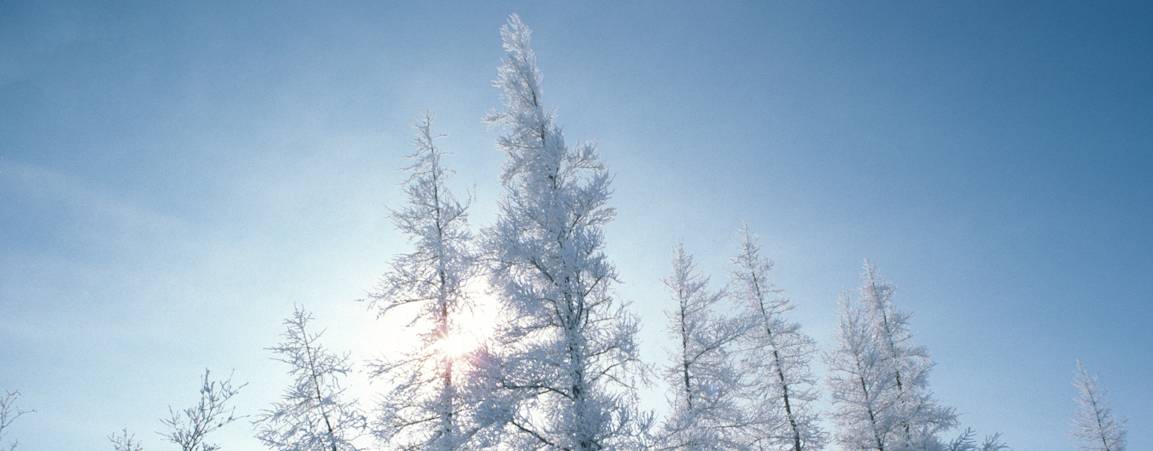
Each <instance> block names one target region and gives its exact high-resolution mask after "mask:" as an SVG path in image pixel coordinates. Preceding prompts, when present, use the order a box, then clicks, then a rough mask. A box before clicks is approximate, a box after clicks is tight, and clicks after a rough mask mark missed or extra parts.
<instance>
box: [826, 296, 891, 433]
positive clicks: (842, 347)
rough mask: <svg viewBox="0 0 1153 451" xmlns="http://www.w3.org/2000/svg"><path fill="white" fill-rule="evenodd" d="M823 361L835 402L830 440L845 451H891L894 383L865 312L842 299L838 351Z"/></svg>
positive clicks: (844, 297)
mask: <svg viewBox="0 0 1153 451" xmlns="http://www.w3.org/2000/svg"><path fill="white" fill-rule="evenodd" d="M826 362H827V364H828V367H829V377H828V380H829V389H830V396H831V398H832V402H833V413H832V416H833V421H834V423H835V424H836V426H837V427H836V433H835V434H834V437H835V439H836V441H837V442H838V443H840V445H841V446H842V447H843V448H845V449H853V450H876V451H886V450H889V451H891V450H893V449H894V447H893V445H892V439H891V436H892V435H893V432H894V431H895V429H897V427H898V423H899V421H900V417H899V415H898V414H899V412H898V409H897V402H898V401H899V399H898V397H897V396H896V381H895V380H894V379H893V378H892V377H890V374H889V371H887V369H886V366H885V363H884V357H883V354H882V353H881V350H880V349H878V346H877V343H876V340H874V337H873V331H872V329H871V327H870V324H869V320H868V316H867V312H866V310H865V309H864V308H863V307H862V306H860V305H858V304H856V303H855V302H853V301H852V300H850V299H849V297H848V296H843V297H842V298H841V300H840V321H839V322H838V324H837V348H836V350H834V351H833V352H832V353H830V354H829V355H828V356H827V358H826Z"/></svg>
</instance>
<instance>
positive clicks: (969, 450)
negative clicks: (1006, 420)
mask: <svg viewBox="0 0 1153 451" xmlns="http://www.w3.org/2000/svg"><path fill="white" fill-rule="evenodd" d="M976 436H977V433H976V432H973V429H972V428H965V432H962V433H961V435H959V436H957V438H955V439H953V441H952V442H949V445H948V446H947V447H946V448H945V449H946V450H947V451H1007V450H1008V449H1009V445H1006V444H1005V442H1004V441H1002V440H1001V433H1000V432H998V433H995V434H993V435H988V436H985V440H984V441H982V442H981V443H980V444H978V443H977V438H976Z"/></svg>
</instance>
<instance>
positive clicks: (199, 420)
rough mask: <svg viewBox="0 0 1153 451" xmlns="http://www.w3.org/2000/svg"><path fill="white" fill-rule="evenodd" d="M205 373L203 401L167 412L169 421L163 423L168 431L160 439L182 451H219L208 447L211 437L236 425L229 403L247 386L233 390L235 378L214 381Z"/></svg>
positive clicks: (202, 382)
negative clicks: (209, 436)
mask: <svg viewBox="0 0 1153 451" xmlns="http://www.w3.org/2000/svg"><path fill="white" fill-rule="evenodd" d="M210 375H211V373H210V372H209V371H208V370H204V377H203V379H202V380H201V383H200V400H199V401H198V402H197V403H196V405H195V406H192V407H188V408H185V409H182V410H180V411H177V410H174V409H172V407H169V408H168V413H169V416H168V418H164V419H161V420H160V421H161V423H164V425H165V426H166V427H167V428H168V431H167V432H164V433H162V434H161V435H163V436H164V438H166V439H168V441H170V442H172V443H173V444H175V445H177V446H179V447H180V450H181V451H216V450H219V449H220V446H218V445H216V444H213V443H209V442H208V435H209V434H211V433H213V432H215V431H217V430H218V429H220V428H222V427H224V426H226V425H228V424H229V423H232V422H233V421H236V419H237V416H236V408H235V407H232V406H231V403H230V402H229V401H231V400H232V398H233V397H234V396H236V395H237V394H238V393H240V389H242V388H244V385H247V384H244V385H240V386H238V387H237V386H233V385H232V377H231V376H229V377H228V378H227V379H223V380H213V379H211V378H210Z"/></svg>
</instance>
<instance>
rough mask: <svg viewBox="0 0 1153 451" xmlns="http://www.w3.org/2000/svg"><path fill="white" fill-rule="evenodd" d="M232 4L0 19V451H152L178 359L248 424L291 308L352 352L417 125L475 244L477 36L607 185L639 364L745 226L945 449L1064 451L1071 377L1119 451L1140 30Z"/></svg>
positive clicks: (1101, 17)
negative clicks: (941, 408)
mask: <svg viewBox="0 0 1153 451" xmlns="http://www.w3.org/2000/svg"><path fill="white" fill-rule="evenodd" d="M236 3H239V2H219V3H208V2H196V3H195V4H193V3H191V2H190V3H189V4H186V5H162V4H160V2H139V3H134V4H133V3H121V4H103V3H98V2H77V3H76V4H60V3H50V2H37V3H36V4H30V3H24V2H4V3H0V388H4V389H19V390H21V391H22V392H23V393H24V397H23V404H24V405H25V407H29V408H34V409H36V410H37V413H36V414H34V415H31V416H28V417H24V418H21V420H20V422H19V423H17V425H16V426H15V428H14V430H13V433H14V434H15V435H16V436H18V437H19V438H20V440H21V442H22V443H23V448H24V449H29V450H52V449H82V448H93V447H97V448H98V447H100V446H103V444H104V443H105V441H104V437H105V436H107V435H108V434H109V433H111V432H113V431H115V430H118V429H119V428H120V427H128V428H129V429H131V430H133V431H134V432H136V434H137V435H138V436H139V437H142V438H143V439H144V440H145V443H146V445H148V447H149V448H157V449H163V447H162V446H161V443H160V437H159V436H156V435H155V434H154V433H153V432H154V431H157V430H159V429H160V424H159V422H158V421H157V419H158V418H159V417H161V416H162V415H164V414H165V413H166V412H167V410H166V409H167V406H168V405H170V404H172V405H175V406H180V405H183V404H188V403H191V402H192V401H193V397H194V396H195V389H196V382H197V376H198V373H199V372H200V371H202V370H203V368H205V367H209V368H213V369H214V370H215V371H217V372H228V371H230V370H233V369H234V370H235V375H236V379H237V380H240V381H247V382H249V383H250V385H249V386H248V387H247V388H246V389H245V391H244V392H243V393H242V394H241V395H240V396H239V398H238V399H239V404H238V406H239V409H240V410H241V411H242V412H243V413H249V414H251V413H256V412H257V411H258V410H259V409H261V408H263V407H265V406H266V405H267V404H268V403H270V402H271V401H272V400H274V399H275V398H276V396H277V395H278V393H279V391H280V390H281V388H282V387H283V386H284V384H285V383H287V377H286V376H285V375H283V374H282V373H283V372H282V371H281V369H280V368H279V367H278V366H277V365H278V364H277V363H275V362H271V361H269V360H268V355H267V353H266V352H265V351H264V350H263V349H262V348H263V347H265V346H269V345H271V344H273V343H275V341H276V340H277V334H278V333H279V329H280V324H279V323H280V320H281V319H282V318H283V317H284V316H286V315H287V314H288V313H290V312H291V309H292V305H293V303H301V304H303V305H305V306H306V307H308V308H310V309H312V310H314V311H315V312H316V314H317V316H318V320H317V324H318V325H320V326H325V327H327V328H328V335H327V337H328V339H329V343H330V345H332V346H333V347H335V348H338V349H349V350H352V351H353V355H354V356H355V357H357V358H367V357H370V356H371V355H373V354H374V353H375V352H377V351H379V349H380V348H381V347H383V346H386V344H387V341H388V340H387V339H388V337H389V334H392V333H395V332H394V331H393V330H390V329H387V328H386V327H385V326H382V324H381V323H380V322H377V321H375V320H374V319H373V317H372V315H371V314H369V313H367V312H366V311H365V310H364V308H363V306H362V305H360V304H357V303H355V302H354V301H353V300H355V299H357V298H359V297H361V296H363V294H364V293H365V291H366V290H368V289H370V288H371V286H372V284H373V282H374V280H375V278H376V276H377V275H378V274H380V273H381V272H382V271H384V269H385V268H386V264H387V261H388V259H389V258H390V257H391V256H392V255H393V254H395V253H397V252H400V251H403V250H404V249H406V247H405V242H404V239H403V237H401V236H398V234H397V233H396V232H395V231H394V230H393V229H392V228H391V226H390V224H389V221H388V218H387V207H388V206H390V205H398V204H399V203H400V202H402V198H401V197H400V195H401V191H400V183H401V182H402V181H403V178H402V174H401V172H400V168H402V167H403V166H404V161H403V159H402V155H404V154H405V153H407V152H408V151H409V146H408V144H409V141H410V136H411V132H412V130H411V125H412V123H413V122H414V121H415V120H416V119H417V118H418V116H419V115H421V114H422V113H423V112H424V111H426V110H430V111H432V112H433V113H434V115H435V116H436V119H437V121H436V124H437V125H438V126H439V128H440V130H441V131H443V132H444V133H446V134H448V135H449V136H448V137H447V138H446V139H444V140H443V141H442V144H443V145H444V146H445V147H446V149H447V150H449V151H450V152H452V155H451V156H450V157H449V160H448V162H449V163H450V164H452V165H453V166H455V167H456V168H457V171H458V173H457V175H456V177H455V179H454V181H453V183H454V186H455V187H456V188H457V189H458V191H464V190H472V191H473V192H474V194H475V197H476V200H477V202H476V204H475V206H474V212H473V223H474V225H476V226H477V227H482V226H485V225H487V224H488V223H491V221H492V220H493V217H494V215H495V208H494V207H495V201H496V200H497V199H498V198H499V195H500V188H499V186H498V183H497V177H498V174H499V169H500V164H501V161H502V157H503V156H502V155H501V154H500V152H499V151H497V150H496V149H495V145H494V138H495V134H494V132H493V131H491V130H488V129H487V128H486V127H485V126H484V125H483V124H482V123H481V120H480V118H481V116H482V115H483V114H484V113H485V112H486V111H488V110H490V109H492V108H494V107H496V106H497V103H498V100H499V99H498V93H497V92H496V90H495V89H493V88H491V87H490V81H491V80H492V78H493V77H494V75H495V68H496V65H497V63H498V60H499V58H500V46H499V37H498V34H497V28H498V27H499V26H500V24H501V23H502V22H503V20H504V18H505V17H506V16H507V15H508V14H509V13H512V12H518V13H520V14H521V16H522V17H523V18H524V20H525V21H526V22H527V23H528V24H529V25H530V26H531V27H533V28H534V30H535V31H536V33H535V36H536V40H535V43H536V49H537V52H538V54H539V55H540V60H541V64H542V68H543V71H544V77H545V78H544V90H545V102H546V103H548V104H549V105H551V106H552V107H554V108H556V109H557V110H558V112H559V114H560V121H561V123H562V124H564V126H565V128H566V133H567V135H568V138H569V140H570V141H577V140H592V141H595V142H597V143H598V145H599V147H600V150H601V153H602V156H603V157H604V159H605V161H606V162H607V163H608V165H609V167H610V168H611V170H612V172H613V173H614V174H615V183H614V189H615V198H614V205H615V206H616V207H617V208H618V210H619V216H618V219H617V221H616V222H615V223H613V224H612V225H611V226H610V227H609V229H608V231H607V233H608V252H609V255H610V258H612V259H613V261H614V262H615V263H616V264H617V266H618V269H619V272H620V274H621V277H622V279H623V282H624V283H623V284H622V285H621V286H620V287H619V289H618V293H619V295H620V297H621V298H622V299H625V300H628V301H630V302H631V303H632V304H633V307H632V308H633V309H634V311H636V312H637V313H639V314H640V315H641V317H642V320H643V321H644V331H643V334H642V340H643V345H644V349H643V351H644V353H645V356H646V357H647V358H649V360H650V361H652V362H653V363H658V364H659V363H661V362H662V359H663V358H664V350H663V349H664V348H663V346H664V345H663V343H664V342H666V341H667V340H666V339H665V338H664V337H663V335H662V334H663V331H664V329H663V327H664V324H663V322H664V316H663V314H662V313H661V312H662V310H663V309H664V308H665V307H666V306H667V296H666V293H665V292H664V289H663V286H662V285H661V283H660V278H662V277H664V275H665V274H666V273H667V272H668V270H669V258H670V255H671V250H672V246H673V244H674V243H675V242H677V241H678V240H683V241H684V242H685V245H686V248H687V250H689V251H690V252H692V253H694V254H696V255H697V258H698V260H699V262H700V263H701V265H702V267H703V268H705V269H707V270H708V271H710V273H711V275H712V277H713V280H714V282H717V283H721V282H723V281H724V280H725V279H726V278H727V271H728V267H727V258H728V256H729V255H730V254H732V253H733V252H734V251H735V248H736V230H737V227H738V226H739V225H740V224H741V223H743V222H747V223H748V224H749V225H750V227H752V229H753V230H754V231H756V232H757V233H759V235H760V236H761V238H762V242H763V244H764V246H765V249H766V251H767V253H768V254H769V255H771V256H772V257H773V258H774V259H775V260H776V263H777V270H776V277H777V284H778V285H779V286H780V287H781V288H783V289H785V290H786V291H787V293H788V294H789V295H790V296H791V297H792V299H793V300H794V302H795V303H796V304H797V309H796V311H795V318H796V319H797V320H799V321H800V322H801V323H802V324H803V327H804V328H805V330H807V331H808V332H809V333H810V334H812V335H813V336H814V337H815V338H817V340H818V341H819V342H820V343H821V345H822V346H823V347H824V348H825V349H827V348H828V347H829V346H830V345H831V344H832V343H833V340H832V333H833V325H834V324H833V322H834V321H835V305H836V304H835V299H836V296H837V293H838V292H840V291H842V290H846V289H853V288H854V287H855V286H856V281H857V273H858V271H859V268H860V264H861V261H862V259H863V258H865V257H868V258H870V259H872V260H873V261H874V262H875V263H877V264H878V266H879V267H880V270H881V271H882V273H883V274H884V275H885V276H886V277H887V278H889V279H890V280H892V281H893V282H894V283H895V284H896V285H897V287H898V291H897V295H896V302H897V303H898V305H899V306H901V307H902V308H904V309H907V310H910V311H912V312H913V314H914V316H913V320H912V326H913V330H914V333H915V334H916V337H917V339H918V340H919V341H920V342H921V343H923V344H925V345H926V346H928V347H929V349H930V351H931V352H932V354H933V356H934V357H935V359H936V360H937V362H938V366H937V368H936V370H935V371H934V373H933V374H932V376H931V381H932V386H933V388H934V391H935V392H936V394H937V396H938V397H939V398H940V401H941V402H942V403H944V404H947V405H951V406H954V407H956V408H957V409H958V411H959V412H960V413H961V414H962V417H961V418H962V422H963V423H964V424H966V425H969V426H972V427H974V428H975V429H977V431H978V432H979V433H988V432H993V431H1001V432H1003V433H1004V434H1005V437H1006V439H1007V440H1008V441H1009V442H1010V443H1011V444H1012V445H1014V446H1015V448H1016V449H1021V450H1064V449H1072V446H1071V445H1070V444H1069V438H1068V437H1069V429H1070V427H1069V422H1070V418H1071V416H1072V414H1073V410H1074V404H1073V402H1072V397H1073V396H1074V391H1073V388H1072V386H1071V384H1070V382H1071V379H1072V371H1073V367H1074V364H1073V362H1074V359H1075V358H1078V357H1080V358H1081V359H1083V360H1084V361H1085V362H1086V365H1087V366H1088V367H1089V368H1090V369H1091V370H1092V371H1094V372H1097V373H1099V374H1100V375H1101V377H1102V383H1103V384H1104V385H1105V386H1106V387H1107V388H1108V389H1109V390H1110V391H1111V400H1112V402H1113V404H1114V407H1115V410H1116V412H1117V413H1118V414H1120V415H1121V416H1125V417H1128V418H1129V422H1130V445H1131V447H1132V449H1153V432H1150V430H1149V428H1146V427H1143V425H1147V424H1150V423H1153V409H1149V408H1148V406H1149V405H1151V404H1153V391H1151V390H1149V389H1148V381H1149V380H1153V359H1150V352H1151V350H1153V328H1150V327H1149V324H1150V322H1151V321H1153V302H1151V301H1153V299H1151V298H1153V294H1151V293H1153V277H1151V276H1150V274H1153V257H1151V256H1153V234H1151V233H1150V231H1151V230H1153V176H1151V175H1150V174H1153V125H1151V124H1153V90H1151V89H1150V87H1153V58H1150V55H1153V28H1151V27H1149V23H1153V8H1151V7H1150V5H1149V4H1148V3H1145V4H1138V3H1134V4H1128V3H1122V2H1109V3H1107V4H1090V3H1086V2H1036V3H1029V2H1013V3H1006V2H956V4H952V5H947V4H943V3H940V2H933V3H932V4H930V3H925V2H904V3H901V2H843V3H830V2H822V3H818V2H782V3H770V2H735V1H734V2H722V3H716V2H687V3H679V2H678V3H671V2H624V4H616V3H610V2H581V3H577V2H523V3H512V2H483V3H481V2H470V3H467V5H465V4H458V3H450V2H423V3H420V4H418V3H417V2H411V3H408V4H400V3H399V2H389V3H384V4H375V3H365V4H352V3H341V4H326V5H325V6H323V7H322V6H318V5H316V4H314V3H313V2H285V3H276V4H273V3H267V4H259V5H258V4H255V3H251V4H243V5H241V4H236ZM362 389H363V390H365V391H366V392H367V391H370V390H371V389H372V388H371V387H367V388H362ZM660 390H661V389H660V387H654V388H652V389H649V390H647V391H646V394H645V402H646V403H647V405H648V406H649V407H652V408H659V407H660V406H661V404H662V402H663V395H662V394H661V391H660ZM251 435H252V434H251V432H250V430H249V427H248V425H247V424H238V425H234V426H232V427H231V428H229V430H227V431H224V433H223V434H222V435H221V436H220V442H221V443H222V444H224V445H226V449H252V448H255V447H256V442H255V441H254V440H253V439H252V438H250V436H251Z"/></svg>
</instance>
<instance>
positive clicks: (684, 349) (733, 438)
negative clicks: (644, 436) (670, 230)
mask: <svg viewBox="0 0 1153 451" xmlns="http://www.w3.org/2000/svg"><path fill="white" fill-rule="evenodd" d="M665 286H666V287H668V289H669V291H670V293H671V294H672V299H673V301H674V303H675V306H674V307H673V308H672V309H671V310H669V311H668V312H667V315H668V319H669V323H668V329H669V333H670V335H672V336H673V337H675V344H674V346H673V347H674V348H675V351H674V356H673V359H672V360H673V361H672V363H671V364H670V365H669V366H668V367H667V368H666V369H665V372H664V376H665V380H666V381H667V382H668V384H669V387H670V392H671V393H670V394H671V396H670V401H671V402H672V406H671V407H672V408H671V412H670V414H669V415H668V417H667V418H666V420H665V422H664V425H663V431H662V434H661V440H660V444H661V446H662V448H676V449H705V448H715V447H718V448H723V449H745V448H750V446H751V445H752V444H753V443H754V442H755V440H756V437H757V434H756V432H755V431H756V426H758V424H757V423H756V422H755V421H753V420H754V419H755V418H751V417H750V416H749V415H748V414H747V411H746V410H745V409H744V405H742V403H741V400H740V395H741V393H742V392H741V388H742V387H741V376H740V373H739V370H738V369H737V368H736V365H735V361H736V355H735V353H734V352H733V351H734V349H733V348H734V345H735V344H736V341H737V340H738V339H740V338H741V337H742V336H743V334H744V332H745V330H746V329H747V327H746V326H745V325H744V324H743V323H741V322H739V318H724V317H721V316H719V315H718V313H717V311H716V309H717V307H718V305H717V304H718V303H721V302H723V301H724V300H726V297H725V293H724V292H723V291H719V290H717V291H714V290H710V289H709V287H708V278H707V277H705V276H702V275H701V274H700V273H699V272H698V271H697V268H696V264H695V263H694V262H693V257H692V256H691V255H689V254H687V253H685V250H684V246H683V245H677V247H676V250H675V251H674V253H673V272H672V274H671V275H669V277H668V278H667V279H665Z"/></svg>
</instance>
